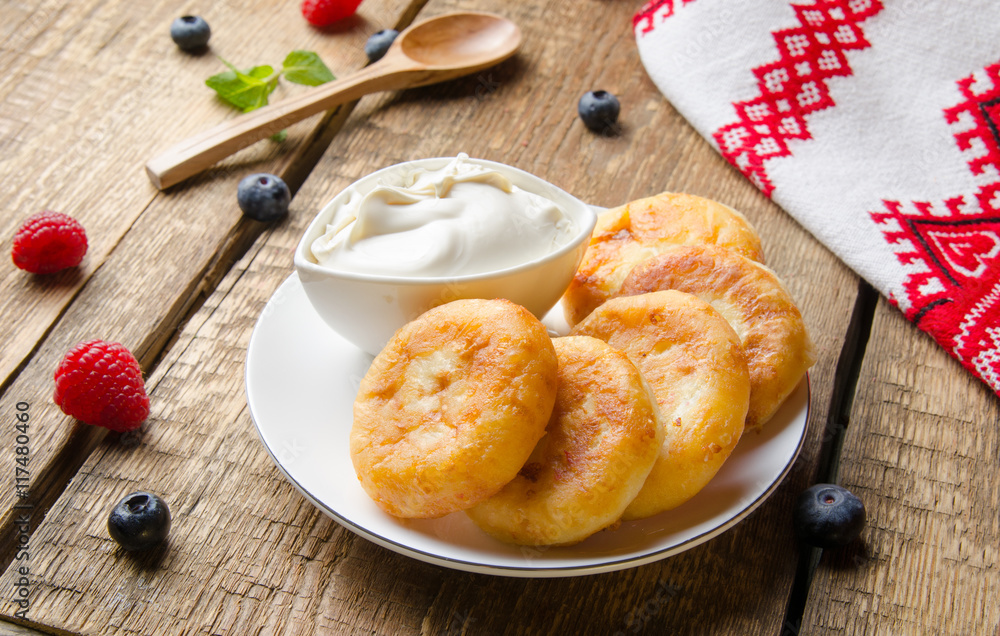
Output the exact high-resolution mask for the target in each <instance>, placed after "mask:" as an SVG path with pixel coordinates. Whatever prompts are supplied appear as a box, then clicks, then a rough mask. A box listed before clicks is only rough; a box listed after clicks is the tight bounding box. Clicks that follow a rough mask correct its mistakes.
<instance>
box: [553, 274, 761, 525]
mask: <svg viewBox="0 0 1000 636" xmlns="http://www.w3.org/2000/svg"><path fill="white" fill-rule="evenodd" d="M572 335H587V336H593V337H595V338H600V339H601V340H604V341H605V342H607V343H608V344H610V345H611V346H613V347H615V348H618V349H621V350H622V351H624V352H625V353H626V354H627V355H628V357H629V358H630V359H631V360H632V362H634V363H635V365H636V366H637V367H638V368H639V371H640V372H641V373H642V375H643V377H644V378H645V379H646V382H647V383H648V384H649V386H650V387H651V388H652V389H653V393H654V395H655V396H656V401H657V405H658V407H659V408H660V413H661V416H662V419H663V422H664V426H665V437H664V442H663V445H662V446H661V447H660V456H659V457H658V458H657V460H656V463H655V464H654V465H653V470H652V471H651V472H650V474H649V477H647V478H646V483H645V484H644V485H643V487H642V490H640V491H639V494H638V495H637V496H636V498H635V500H633V502H632V503H631V504H629V506H628V508H626V509H625V513H624V514H623V515H622V519H638V518H643V517H649V516H652V515H655V514H657V513H659V512H662V511H664V510H669V509H671V508H675V507H677V506H679V505H680V504H682V503H684V502H685V501H687V500H689V499H690V498H691V497H693V496H694V495H695V494H697V493H698V491H700V490H701V489H702V488H703V487H704V486H705V485H706V484H707V483H708V482H709V481H710V480H711V479H712V477H714V476H715V473H716V472H717V471H718V470H719V468H720V467H721V466H722V464H723V463H724V462H725V461H726V459H727V458H728V457H729V455H730V453H732V451H733V449H734V448H735V447H736V443H737V442H738V441H739V440H740V436H741V435H742V433H743V422H744V420H745V419H746V414H747V405H748V403H749V400H750V374H749V371H748V370H747V362H746V357H745V355H744V353H743V347H742V346H741V345H740V341H739V338H738V337H737V335H736V332H734V331H733V328H732V327H730V326H729V323H727V322H726V320H725V319H724V318H723V317H722V316H721V315H719V312H717V311H716V310H715V309H713V308H712V306H711V305H709V304H708V303H706V302H705V301H703V300H701V299H699V298H696V297H695V296H692V295H691V294H685V293H683V292H678V291H657V292H653V293H649V294H642V295H640V296H623V297H620V298H613V299H611V300H609V301H607V302H606V303H604V304H603V305H601V306H600V307H598V308H597V309H595V310H594V311H593V313H591V314H590V315H589V316H587V318H586V319H584V321H583V322H581V323H580V324H579V325H577V326H576V328H574V329H573V332H572Z"/></svg>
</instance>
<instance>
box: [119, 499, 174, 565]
mask: <svg viewBox="0 0 1000 636" xmlns="http://www.w3.org/2000/svg"><path fill="white" fill-rule="evenodd" d="M169 532H170V509H169V508H167V504H166V502H164V501H163V500H162V499H160V498H159V497H157V496H156V495H154V494H153V493H149V492H134V493H132V494H131V495H128V496H127V497H125V498H124V499H122V500H121V501H119V502H118V505H117V506H115V507H114V509H113V510H112V511H111V514H110V515H109V516H108V534H110V535H111V538H112V539H114V540H115V541H117V542H118V544H119V545H121V547H123V548H125V549H126V550H128V551H129V552H134V551H137V550H148V549H150V548H154V547H156V546H158V545H159V544H160V543H162V542H163V540H164V539H166V538H167V533H169Z"/></svg>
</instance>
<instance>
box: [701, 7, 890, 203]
mask: <svg viewBox="0 0 1000 636" xmlns="http://www.w3.org/2000/svg"><path fill="white" fill-rule="evenodd" d="M792 8H793V9H794V10H795V14H796V16H797V17H798V21H799V26H797V27H793V28H790V29H784V30H781V31H776V32H775V33H774V34H773V37H774V40H775V42H776V43H777V45H778V53H779V55H780V59H779V60H778V61H777V62H773V63H770V64H766V65H764V66H761V67H758V68H756V69H754V71H753V73H754V75H755V76H756V77H757V86H758V88H759V89H760V95H759V96H758V97H756V98H754V99H751V100H748V101H743V102H736V103H735V104H733V106H734V107H735V108H736V112H737V115H738V116H739V121H738V122H736V123H734V124H730V125H728V126H725V127H723V128H720V129H719V130H717V131H716V132H715V133H714V134H713V135H712V136H713V137H714V139H715V142H716V143H717V144H718V146H719V149H720V151H721V153H722V155H723V156H724V157H725V158H726V159H727V160H728V161H729V162H730V163H731V164H733V165H734V166H736V168H738V169H739V170H740V172H742V173H743V174H744V175H745V176H746V177H747V178H748V179H750V180H751V181H753V183H754V184H755V185H756V186H757V187H758V188H760V190H761V191H763V192H764V194H766V195H768V196H770V195H771V192H772V191H773V190H774V186H773V185H772V184H771V181H770V179H768V176H767V170H766V169H765V166H764V163H765V162H766V161H767V160H769V159H773V158H775V157H785V156H788V155H790V154H791V150H790V149H789V147H788V142H789V140H792V139H810V138H811V135H810V133H809V129H808V126H807V125H806V117H807V116H808V115H810V114H811V113H814V112H816V111H819V110H823V109H824V108H829V107H830V106H833V105H834V103H833V99H832V98H831V97H830V91H829V89H828V87H827V80H828V79H829V78H831V77H837V76H847V75H851V74H852V73H853V72H852V70H851V67H850V65H848V63H847V57H846V55H845V52H846V51H849V50H852V49H864V48H867V47H868V46H870V45H869V43H868V41H867V40H866V39H865V36H864V33H863V32H862V31H861V28H860V27H859V26H858V25H859V23H861V22H862V21H864V20H866V19H868V18H870V17H871V16H873V15H875V14H877V13H878V12H879V11H881V10H882V3H881V2H880V0H815V2H813V3H811V4H805V5H792Z"/></svg>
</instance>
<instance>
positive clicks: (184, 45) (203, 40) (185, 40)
mask: <svg viewBox="0 0 1000 636" xmlns="http://www.w3.org/2000/svg"><path fill="white" fill-rule="evenodd" d="M170 37H171V38H172V39H173V41H174V43H175V44H177V46H179V47H180V48H181V49H182V50H184V51H195V50H197V49H200V48H202V47H204V46H205V45H207V44H208V39H209V38H210V37H212V29H210V28H209V26H208V22H205V19H204V18H202V17H201V16H197V15H186V16H184V17H181V18H177V19H176V20H174V21H173V22H172V23H171V24H170Z"/></svg>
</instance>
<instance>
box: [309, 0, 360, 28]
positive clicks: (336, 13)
mask: <svg viewBox="0 0 1000 636" xmlns="http://www.w3.org/2000/svg"><path fill="white" fill-rule="evenodd" d="M360 4H361V0H303V2H302V15H303V17H305V19H306V20H308V21H309V24H311V25H313V26H318V27H325V26H329V25H331V24H333V23H334V22H336V21H337V20H343V19H344V18H346V17H347V16H351V15H354V12H355V11H357V10H358V6H359V5H360Z"/></svg>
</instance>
